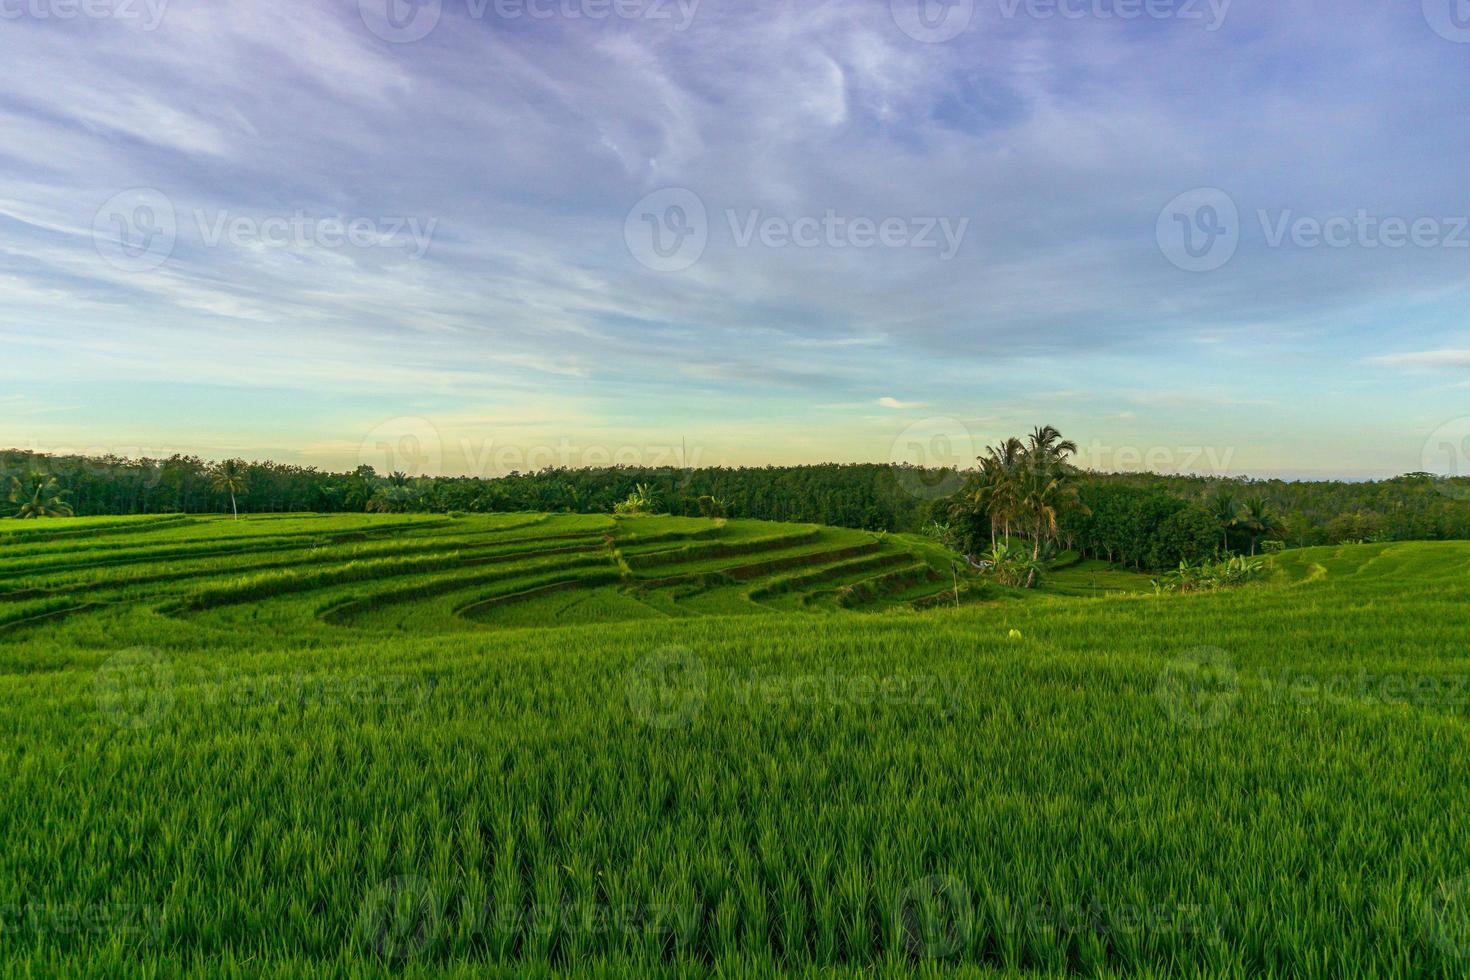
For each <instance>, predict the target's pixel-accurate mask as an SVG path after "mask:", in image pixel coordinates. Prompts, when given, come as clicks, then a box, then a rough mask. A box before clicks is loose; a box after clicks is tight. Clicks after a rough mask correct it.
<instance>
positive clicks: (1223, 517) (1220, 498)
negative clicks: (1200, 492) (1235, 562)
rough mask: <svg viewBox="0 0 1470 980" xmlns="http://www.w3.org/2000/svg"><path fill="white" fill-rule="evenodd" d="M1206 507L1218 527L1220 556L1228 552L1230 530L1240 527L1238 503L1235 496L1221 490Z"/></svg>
mask: <svg viewBox="0 0 1470 980" xmlns="http://www.w3.org/2000/svg"><path fill="white" fill-rule="evenodd" d="M1208 506H1209V509H1210V514H1211V515H1212V516H1213V517H1214V518H1215V522H1216V523H1217V524H1219V525H1220V554H1221V555H1224V554H1225V553H1226V552H1228V551H1229V550H1230V531H1231V529H1232V528H1237V527H1239V526H1240V502H1239V501H1238V500H1236V499H1235V494H1233V493H1231V492H1230V491H1229V490H1226V489H1224V488H1221V489H1220V490H1219V491H1217V492H1216V493H1215V496H1213V497H1211V498H1210V502H1209V504H1208Z"/></svg>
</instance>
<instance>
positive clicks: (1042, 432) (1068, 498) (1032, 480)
mask: <svg viewBox="0 0 1470 980" xmlns="http://www.w3.org/2000/svg"><path fill="white" fill-rule="evenodd" d="M1076 452H1077V444H1076V443H1075V442H1073V441H1072V440H1070V439H1063V438H1062V434H1061V433H1060V432H1058V431H1057V430H1056V429H1055V428H1053V427H1052V426H1050V425H1044V426H1040V427H1038V428H1036V429H1034V430H1033V431H1032V432H1031V435H1029V436H1028V437H1027V438H1026V439H1025V441H1022V440H1021V439H1018V438H1016V437H1015V436H1012V437H1010V438H1009V439H1007V440H1005V441H1004V442H1002V443H1001V444H1000V445H998V446H987V447H986V449H985V455H983V456H981V457H980V458H979V464H980V466H979V471H978V473H977V474H976V475H975V477H974V479H973V482H972V483H971V486H970V490H969V494H968V499H969V502H970V503H971V504H973V505H974V506H975V507H977V508H979V509H982V510H983V511H984V512H985V514H986V515H987V516H988V518H989V521H990V544H991V550H992V552H995V553H1000V552H1001V551H1002V550H1004V551H1009V550H1010V542H1011V535H1012V534H1013V533H1014V534H1017V535H1019V536H1021V537H1022V538H1025V539H1027V540H1028V541H1029V542H1030V543H1031V556H1030V561H1029V562H1028V563H1027V567H1026V569H1025V584H1026V586H1027V587H1028V588H1029V587H1030V586H1032V585H1034V584H1035V583H1036V577H1037V570H1038V568H1039V566H1040V561H1041V553H1042V549H1043V548H1044V547H1046V546H1047V545H1049V544H1054V543H1055V541H1056V537H1057V517H1058V515H1060V514H1062V513H1064V512H1066V511H1068V510H1072V509H1075V508H1080V507H1082V506H1083V505H1082V503H1081V502H1080V500H1079V499H1078V491H1077V483H1076V480H1075V477H1076V475H1077V468H1076V467H1075V466H1073V465H1072V464H1071V463H1070V462H1068V457H1069V456H1071V455H1073V454H1075V453H1076ZM1002 535H1003V536H1004V541H1005V545H1006V547H1005V548H1004V549H1001V547H1000V541H1001V539H1002Z"/></svg>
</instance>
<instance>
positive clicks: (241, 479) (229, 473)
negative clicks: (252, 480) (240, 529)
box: [212, 459, 248, 521]
mask: <svg viewBox="0 0 1470 980" xmlns="http://www.w3.org/2000/svg"><path fill="white" fill-rule="evenodd" d="M247 484H248V481H247V480H246V478H245V461H244V460H241V459H227V460H224V461H223V462H221V463H219V464H217V465H216V466H215V468H214V479H213V481H212V486H213V487H214V491H215V493H226V492H228V493H229V495H230V511H231V512H232V513H233V514H234V515H235V520H237V521H238V520H239V519H240V508H239V507H238V506H237V505H236V504H235V494H237V493H244V492H245V487H246V486H247Z"/></svg>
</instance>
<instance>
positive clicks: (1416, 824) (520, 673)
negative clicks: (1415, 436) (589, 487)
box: [0, 514, 1470, 977]
mask: <svg viewBox="0 0 1470 980" xmlns="http://www.w3.org/2000/svg"><path fill="white" fill-rule="evenodd" d="M1274 565H1275V567H1274V571H1273V575H1272V578H1271V580H1270V581H1269V582H1267V583H1264V584H1262V585H1259V586H1251V587H1247V588H1243V589H1239V590H1235V591H1232V592H1226V593H1216V594H1208V595H1193V596H1155V595H1152V594H1150V593H1149V592H1148V591H1147V583H1146V581H1144V580H1142V579H1140V577H1138V576H1133V575H1130V574H1128V573H1122V572H1117V571H1114V570H1111V569H1107V568H1099V567H1095V566H1091V565H1086V564H1082V565H1076V566H1072V567H1070V568H1068V569H1065V570H1061V571H1058V572H1057V573H1056V574H1055V575H1053V576H1052V579H1051V584H1050V591H1048V592H1047V593H1045V594H1041V595H1030V596H1025V597H1019V596H1017V595H1015V594H1009V593H1003V592H1002V591H1000V590H997V589H995V588H993V587H990V586H984V585H981V584H979V583H978V582H977V581H976V580H974V579H973V578H967V577H966V576H965V575H963V574H960V573H955V572H953V571H952V568H953V558H952V556H949V555H947V554H945V553H943V552H942V551H940V550H939V549H937V548H936V547H935V546H933V545H932V544H930V543H929V542H927V541H924V540H922V539H910V538H906V537H902V536H893V535H889V536H886V537H880V536H877V535H872V534H868V533H866V532H859V531H848V530H841V529H835V528H824V527H810V526H795V525H776V524H764V523H759V522H745V521H730V522H725V523H717V522H710V521H699V520H686V519H670V518H639V519H614V518H611V517H597V516H574V515H532V514H507V515H474V516H467V517H444V516H437V517H436V516H414V517H365V516H333V517H315V516H296V515H284V516H279V517H253V518H248V519H242V520H240V521H238V522H235V521H230V520H220V519H214V518H209V519H199V518H187V519H185V518H177V517H166V518H132V519H78V520H70V521H56V522H43V523H37V524H23V523H20V522H11V521H6V522H3V523H0V733H3V737H0V773H3V775H4V779H5V787H6V789H5V792H4V793H3V794H0V841H3V847H0V972H3V973H5V974H15V975H37V976H49V975H54V974H56V973H59V972H63V971H67V972H75V971H84V972H90V973H93V974H95V975H115V974H116V973H118V972H120V971H123V970H128V971H130V972H137V971H139V970H151V971H154V972H157V973H159V974H162V975H171V974H174V973H179V972H183V971H186V970H189V971H195V970H197V971H203V972H216V973H224V974H233V975H241V976H246V975H248V976H256V975H262V974H265V975H280V976H295V975H300V974H302V973H304V972H306V971H311V972H314V973H327V974H347V975H433V974H440V973H446V972H447V973H451V974H460V975H465V976H469V975H475V976H480V975H494V974H497V973H498V974H503V975H523V974H525V973H528V972H529V973H537V972H540V973H547V972H552V971H558V972H566V973H569V974H573V975H587V974H599V973H600V974H605V975H640V976H643V975H657V974H663V975H669V976H685V975H690V974H693V973H700V972H706V971H720V972H723V973H725V974H728V975H751V976H765V975H769V974H771V973H772V972H774V971H776V970H778V969H784V970H818V971H824V972H831V973H834V974H843V975H872V974H873V973H877V972H882V973H891V972H896V971H917V972H926V973H930V974H936V975H937V974H940V973H944V972H948V971H951V970H955V969H961V970H968V971H971V972H974V973H988V972H991V971H995V972H997V973H1002V974H1006V973H1010V974H1015V973H1034V974H1038V975H1057V974H1078V975H1087V976H1094V975H1118V976H1136V975H1197V976H1263V975H1276V976H1314V977H1340V976H1358V975H1377V976H1463V975H1466V973H1467V972H1470V958H1467V957H1470V926H1467V923H1470V918H1467V916H1466V914H1465V913H1466V911H1467V908H1470V823H1467V821H1466V820H1465V814H1466V813H1467V812H1470V751H1467V750H1470V739H1467V734H1470V713H1467V706H1466V702H1467V699H1470V685H1467V683H1466V678H1467V677H1470V615H1467V613H1466V609H1467V608H1470V545H1463V544H1413V545H1375V546H1360V547H1346V548H1333V549H1312V550H1309V551H1301V552H1288V553H1286V554H1284V555H1282V556H1280V557H1278V558H1277V559H1275V563H1274ZM956 584H958V586H959V599H960V605H961V608H955V596H956V592H955V586H956Z"/></svg>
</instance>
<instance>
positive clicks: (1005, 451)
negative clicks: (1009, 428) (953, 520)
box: [971, 436, 1026, 548]
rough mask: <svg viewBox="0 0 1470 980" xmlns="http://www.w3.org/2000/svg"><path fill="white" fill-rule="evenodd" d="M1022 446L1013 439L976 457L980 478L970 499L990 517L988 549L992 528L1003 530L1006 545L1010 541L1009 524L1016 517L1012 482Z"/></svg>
mask: <svg viewBox="0 0 1470 980" xmlns="http://www.w3.org/2000/svg"><path fill="white" fill-rule="evenodd" d="M1025 454H1026V447H1025V446H1023V445H1022V444H1021V440H1019V439H1017V438H1016V437H1015V436H1012V437H1011V438H1009V439H1007V440H1006V441H1005V442H1003V443H1001V444H1000V445H999V446H986V447H985V455H984V456H982V457H980V475H979V478H978V481H977V484H976V488H975V490H974V492H973V493H972V494H971V499H972V500H973V501H974V503H975V504H976V506H978V507H982V508H984V510H985V512H986V514H987V515H988V517H989V518H990V546H991V547H992V548H993V547H995V544H996V529H997V528H998V527H1002V526H1003V527H1004V528H1005V537H1006V543H1007V544H1009V543H1010V540H1011V522H1012V521H1013V520H1014V519H1015V517H1016V506H1017V503H1018V501H1017V497H1016V483H1017V474H1018V473H1019V471H1020V468H1021V460H1022V458H1023V457H1024V456H1025Z"/></svg>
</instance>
